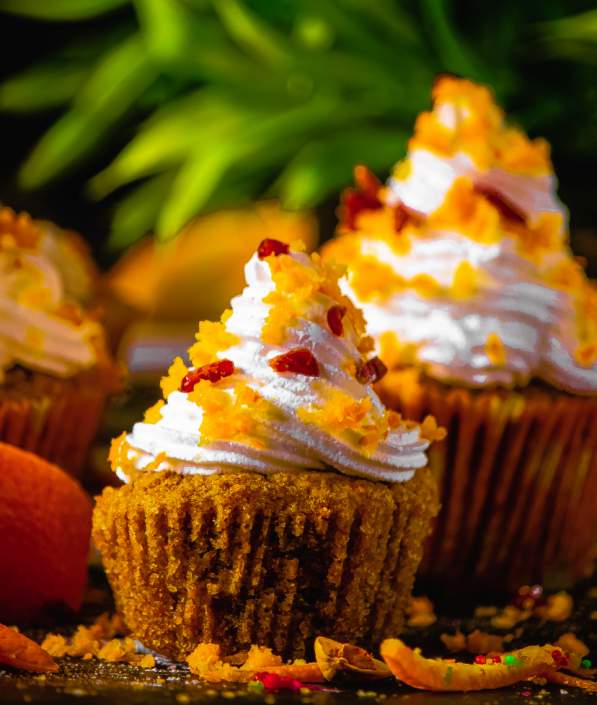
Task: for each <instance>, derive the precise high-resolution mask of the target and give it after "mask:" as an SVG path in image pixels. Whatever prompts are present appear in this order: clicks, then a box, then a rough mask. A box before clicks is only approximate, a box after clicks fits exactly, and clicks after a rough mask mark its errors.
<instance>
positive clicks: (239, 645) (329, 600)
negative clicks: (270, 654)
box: [93, 240, 442, 659]
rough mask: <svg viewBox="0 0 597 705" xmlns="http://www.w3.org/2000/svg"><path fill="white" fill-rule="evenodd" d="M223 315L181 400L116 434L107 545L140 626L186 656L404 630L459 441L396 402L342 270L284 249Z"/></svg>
mask: <svg viewBox="0 0 597 705" xmlns="http://www.w3.org/2000/svg"><path fill="white" fill-rule="evenodd" d="M245 277H246V282H247V286H246V288H245V289H244V290H243V292H242V294H241V295H240V296H238V297H236V298H234V299H233V300H232V304H231V306H232V308H231V310H227V311H226V312H225V313H224V314H223V316H222V317H221V320H220V322H218V323H213V322H203V323H201V324H200V326H199V331H198V333H197V336H196V337H197V342H196V343H195V344H194V345H193V346H192V347H191V348H190V349H189V359H190V363H191V366H190V367H188V366H187V365H186V364H185V363H184V362H183V361H182V359H180V358H177V359H175V360H174V363H173V364H172V366H171V367H170V370H169V372H168V375H167V376H166V377H165V378H164V379H163V380H162V390H163V396H164V399H163V400H160V401H158V402H157V404H155V406H152V407H151V408H150V409H149V410H148V411H147V412H146V414H145V418H144V420H143V422H141V423H137V424H135V426H134V427H133V430H132V432H131V433H128V434H126V433H125V434H123V435H122V436H120V437H119V438H117V439H116V440H115V441H114V444H113V447H112V451H111V462H112V467H113V469H114V470H115V472H116V473H117V474H118V476H119V477H120V478H121V480H122V481H123V482H124V484H123V485H122V486H121V487H119V488H108V489H106V490H104V492H103V494H102V495H101V496H100V497H99V498H98V500H97V505H96V509H95V512H94V528H93V535H94V540H95V542H96V544H97V546H98V547H99V549H100V551H101V554H102V558H103V561H104V566H105V568H106V572H107V575H108V578H109V580H110V583H111V585H112V588H113V592H114V595H115V599H116V604H117V607H118V608H119V611H120V612H121V613H122V615H123V617H124V619H125V621H126V623H127V626H128V627H129V628H130V629H131V630H132V632H133V634H134V635H135V636H136V637H137V638H138V639H140V640H141V641H142V642H143V644H145V646H147V647H150V648H152V649H155V650H156V651H158V652H160V653H163V654H165V655H167V656H170V657H173V658H177V659H183V658H185V657H186V656H187V655H188V654H189V653H190V652H191V651H192V650H193V649H194V647H195V646H196V645H197V643H199V642H214V643H218V644H219V645H220V647H221V649H222V653H223V654H232V653H236V652H238V651H241V650H243V649H246V648H247V647H249V645H250V644H258V645H261V646H269V647H271V648H273V649H275V651H276V652H277V653H279V654H281V655H284V656H287V657H290V656H294V657H301V656H304V655H305V651H306V649H308V648H310V647H311V644H312V639H313V637H314V636H316V635H317V634H320V633H321V634H326V635H328V636H330V637H332V638H335V639H341V640H343V641H350V642H358V643H362V644H365V645H373V644H376V643H379V642H380V640H381V639H382V638H383V637H384V635H388V634H395V633H397V632H398V631H399V629H400V626H401V624H402V620H403V612H404V607H405V603H406V602H407V600H408V598H409V595H410V590H411V586H412V582H413V577H414V573H415V570H416V568H417V565H418V563H419V560H420V557H421V552H422V543H423V540H424V538H425V536H426V535H427V533H428V530H429V526H430V521H431V519H432V517H433V516H434V515H435V514H436V513H437V509H438V504H437V498H436V487H435V483H434V481H433V479H432V477H431V474H430V472H429V471H428V469H426V464H427V459H426V450H427V447H428V446H429V443H430V441H431V440H432V439H435V438H436V437H438V436H441V435H442V431H441V429H438V428H437V426H436V425H435V421H434V420H433V419H432V418H428V419H426V420H425V422H424V424H423V425H422V426H419V425H418V424H416V423H414V422H409V423H406V422H403V421H402V420H401V418H400V416H399V415H398V414H397V413H395V412H388V411H387V410H386V409H385V407H384V406H383V404H382V403H381V402H380V400H379V398H378V396H377V394H376V393H375V392H374V391H373V389H372V385H371V383H372V382H373V381H374V380H375V379H377V378H378V377H379V376H380V375H381V373H382V372H383V365H382V364H381V363H380V361H379V360H378V359H377V358H375V357H373V358H371V359H366V357H365V353H366V352H367V351H369V350H370V343H371V341H370V340H369V339H368V338H367V337H365V336H364V324H363V319H362V316H361V314H360V312H359V311H358V310H357V309H356V308H354V306H353V305H352V304H351V302H350V301H349V300H348V299H347V298H346V297H344V296H343V295H342V294H341V292H340V290H339V288H338V284H337V274H335V269H333V268H331V267H329V266H325V265H323V264H322V263H321V261H320V258H319V257H318V256H317V255H312V256H308V255H306V254H304V253H302V252H300V251H297V250H295V249H291V250H289V246H288V245H286V244H284V243H282V242H279V241H276V240H265V241H263V242H262V243H261V244H260V246H259V248H258V252H257V253H256V254H254V255H253V257H252V258H251V259H250V260H249V262H248V263H247V265H246V267H245Z"/></svg>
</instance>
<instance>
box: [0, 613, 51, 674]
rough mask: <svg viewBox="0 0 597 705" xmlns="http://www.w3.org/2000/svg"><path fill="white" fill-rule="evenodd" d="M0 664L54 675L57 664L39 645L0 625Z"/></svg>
mask: <svg viewBox="0 0 597 705" xmlns="http://www.w3.org/2000/svg"><path fill="white" fill-rule="evenodd" d="M0 663H2V664H4V665H6V666H11V667H12V668H18V669H20V670H22V671H32V672H33V673H55V672H56V671H57V670H58V664H57V663H56V661H54V659H53V658H52V657H51V656H50V654H48V653H46V652H45V651H44V650H43V649H42V648H41V646H39V644H36V643H35V642H34V641H32V640H31V639H28V638H27V637H26V636H23V634H19V632H17V631H15V630H14V629H11V628H10V627H5V626H4V625H3V624H0Z"/></svg>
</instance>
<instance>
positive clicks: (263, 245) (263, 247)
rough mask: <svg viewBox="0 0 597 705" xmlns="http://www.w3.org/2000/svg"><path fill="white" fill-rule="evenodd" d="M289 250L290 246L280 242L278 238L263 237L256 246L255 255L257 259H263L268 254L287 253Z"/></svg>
mask: <svg viewBox="0 0 597 705" xmlns="http://www.w3.org/2000/svg"><path fill="white" fill-rule="evenodd" d="M289 252H290V247H289V246H288V244H287V243H285V242H280V240H274V239H272V238H269V237H267V238H265V240H262V241H261V242H260V243H259V247H258V248H257V256H258V257H259V259H265V258H266V257H269V256H270V255H275V256H276V257H278V255H287V254H288V253H289Z"/></svg>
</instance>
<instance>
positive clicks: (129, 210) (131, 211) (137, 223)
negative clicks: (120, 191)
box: [107, 172, 175, 252]
mask: <svg viewBox="0 0 597 705" xmlns="http://www.w3.org/2000/svg"><path fill="white" fill-rule="evenodd" d="M174 176H175V173H174V172H165V173H163V174H160V175H159V176H155V177H153V178H151V179H147V180H146V181H144V182H143V183H142V184H140V185H138V186H136V187H135V188H134V189H132V190H131V191H130V193H128V194H126V196H123V197H122V198H121V199H120V201H119V202H118V205H117V206H116V207H115V209H114V211H113V214H112V224H111V230H110V237H109V239H108V243H107V247H108V250H110V251H112V252H115V251H119V250H123V249H125V248H126V247H129V246H130V245H132V244H133V243H134V242H136V241H137V240H139V239H140V238H141V237H143V235H146V234H147V233H149V232H151V230H152V229H153V226H154V224H155V222H156V220H157V217H158V214H159V212H160V208H161V207H162V203H163V202H164V200H165V199H166V196H167V195H168V191H169V190H170V188H171V187H172V182H173V181H174Z"/></svg>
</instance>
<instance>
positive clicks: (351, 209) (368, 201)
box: [340, 165, 383, 230]
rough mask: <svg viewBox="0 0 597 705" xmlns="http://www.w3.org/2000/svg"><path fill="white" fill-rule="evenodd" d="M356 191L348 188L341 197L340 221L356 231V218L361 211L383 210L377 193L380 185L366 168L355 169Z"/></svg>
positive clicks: (360, 166) (361, 166) (358, 167)
mask: <svg viewBox="0 0 597 705" xmlns="http://www.w3.org/2000/svg"><path fill="white" fill-rule="evenodd" d="M354 178H355V181H356V186H357V187H356V189H354V188H348V189H346V190H345V191H344V193H343V194H342V197H341V201H340V203H341V205H340V221H341V225H343V226H344V227H346V228H348V229H349V230H356V222H357V216H358V215H359V213H361V212H362V211H375V210H379V209H380V208H383V203H382V202H381V201H380V200H379V197H378V195H377V194H378V193H379V189H380V188H381V183H380V181H379V179H378V178H377V176H375V174H374V173H373V172H372V171H370V170H369V169H367V167H366V166H363V165H359V166H357V167H355V170H354Z"/></svg>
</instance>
